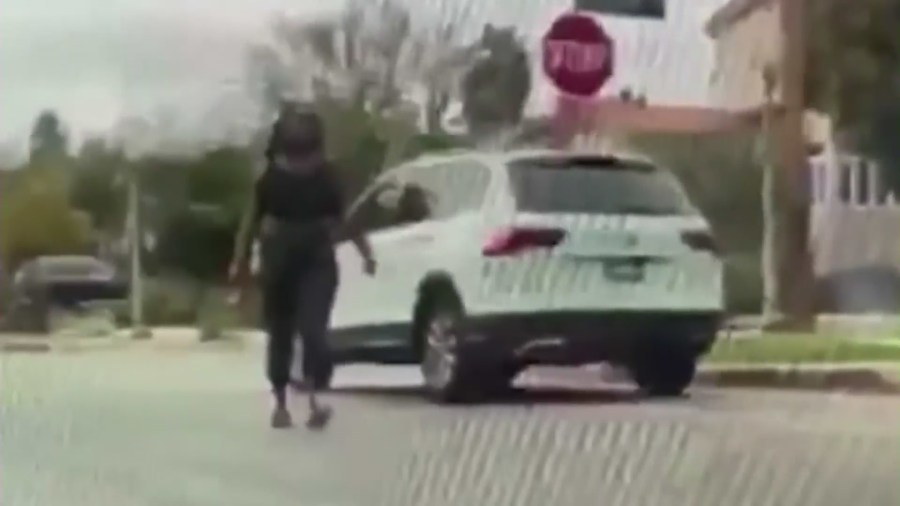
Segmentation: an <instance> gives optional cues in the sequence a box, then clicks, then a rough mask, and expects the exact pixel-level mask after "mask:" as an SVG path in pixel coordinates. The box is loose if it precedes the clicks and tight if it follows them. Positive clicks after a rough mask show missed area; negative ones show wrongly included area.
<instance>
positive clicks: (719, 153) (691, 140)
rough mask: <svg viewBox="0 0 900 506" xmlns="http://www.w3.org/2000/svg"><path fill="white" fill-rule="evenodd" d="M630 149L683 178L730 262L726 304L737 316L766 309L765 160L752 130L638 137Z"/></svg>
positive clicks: (631, 140)
mask: <svg viewBox="0 0 900 506" xmlns="http://www.w3.org/2000/svg"><path fill="white" fill-rule="evenodd" d="M628 143H629V144H630V145H631V147H633V148H635V149H636V150H637V151H639V152H641V153H645V154H646V155H647V156H649V157H651V158H652V159H654V160H655V161H656V162H657V163H659V164H660V165H662V166H663V167H666V168H668V169H669V170H671V171H672V172H674V173H675V175H676V176H678V179H679V180H680V181H681V183H682V184H683V185H684V187H685V189H686V191H687V193H688V195H689V196H690V197H691V200H692V201H693V202H694V203H695V204H696V205H697V207H698V208H699V209H700V211H701V212H702V213H703V215H704V216H705V217H706V218H707V220H709V222H710V225H711V226H712V228H713V231H714V233H715V236H716V240H717V242H718V243H719V247H720V248H721V251H722V255H723V259H724V262H725V291H726V306H727V308H728V310H729V311H731V312H736V313H756V312H758V311H759V310H760V308H761V300H762V273H761V265H760V253H761V248H760V238H761V236H762V229H763V219H762V218H763V217H762V211H761V208H762V199H761V195H760V191H759V188H760V187H761V186H762V175H763V170H762V169H763V164H764V163H765V160H764V158H763V156H762V153H761V152H760V151H759V149H758V148H759V143H758V140H757V138H756V135H755V134H753V133H752V132H742V131H737V132H728V133H724V132H723V133H715V134H703V135H685V134H639V135H633V136H631V138H629V139H628Z"/></svg>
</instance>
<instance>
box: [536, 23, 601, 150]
mask: <svg viewBox="0 0 900 506" xmlns="http://www.w3.org/2000/svg"><path fill="white" fill-rule="evenodd" d="M542 42H543V44H542V46H543V47H542V48H543V55H542V60H543V70H544V74H545V75H546V76H547V78H548V79H550V81H551V82H552V83H553V85H554V86H555V87H556V90H557V94H558V95H557V104H556V110H555V111H554V118H553V119H554V130H555V137H556V139H555V141H556V143H557V144H558V145H559V144H563V145H564V144H565V143H567V142H568V140H569V139H570V138H571V136H572V134H574V133H575V132H577V129H578V127H579V124H580V123H581V120H582V116H583V115H582V114H581V112H582V111H581V110H582V107H583V106H584V105H585V103H586V102H588V101H589V100H591V99H592V98H593V97H594V96H596V94H597V93H598V92H599V91H600V90H601V89H602V88H603V86H604V85H605V84H606V83H607V82H608V81H609V79H610V78H611V77H612V75H613V71H614V69H615V64H614V43H613V40H612V38H611V37H610V36H609V35H608V34H607V33H606V31H605V30H604V29H603V27H602V26H601V25H600V24H599V23H598V22H597V21H596V20H595V19H594V17H593V16H591V15H588V14H583V13H579V12H568V13H565V14H563V15H561V16H559V17H558V18H556V20H554V21H553V24H552V25H550V29H549V30H547V33H546V34H545V35H544V38H543V41H542Z"/></svg>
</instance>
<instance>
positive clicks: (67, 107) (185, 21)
mask: <svg viewBox="0 0 900 506" xmlns="http://www.w3.org/2000/svg"><path fill="white" fill-rule="evenodd" d="M408 1H409V2H411V5H423V6H424V5H427V4H428V3H429V2H423V0H408ZM458 1H472V2H474V1H476V0H458ZM419 2H421V4H419ZM434 2H435V0H430V3H432V4H433V3H434ZM567 3H568V2H567V0H496V1H494V2H479V3H478V5H485V4H489V5H485V7H480V11H481V12H480V14H479V18H480V20H479V21H478V22H479V23H480V22H484V21H488V20H491V21H494V22H497V23H501V24H502V23H504V22H505V23H516V24H518V25H520V26H521V27H522V29H523V30H524V31H525V32H526V33H528V34H529V35H530V38H531V40H532V47H533V48H534V49H536V48H537V45H536V44H537V41H538V39H539V37H540V35H541V33H542V31H543V30H544V29H545V28H546V27H547V25H549V23H550V20H551V19H552V16H553V15H554V14H557V13H559V12H560V11H561V10H563V9H564V8H565V7H566V4H567ZM720 3H722V0H671V3H670V5H669V19H668V20H667V21H666V22H643V21H635V20H631V19H615V18H603V19H602V21H603V23H604V25H605V26H606V27H607V28H608V30H609V31H610V32H611V33H612V34H613V36H614V38H615V39H616V41H617V54H616V60H617V63H618V64H619V65H618V67H617V74H616V77H615V79H614V80H613V82H611V83H610V86H609V87H610V89H615V88H616V87H620V86H621V85H624V84H631V85H636V86H638V87H639V88H644V89H646V91H647V94H648V97H649V98H650V100H651V101H657V102H670V103H672V102H676V103H678V102H680V103H696V102H703V101H704V100H705V97H706V83H707V79H706V77H707V75H708V73H709V71H710V70H711V69H710V65H711V61H712V60H711V57H712V54H711V50H710V47H709V43H708V41H706V40H705V38H704V36H703V34H702V32H701V28H702V24H703V22H704V20H705V19H706V17H707V16H708V15H709V14H710V12H711V11H712V9H713V8H714V7H715V6H716V5H718V4H720ZM325 4H335V5H336V4H339V2H335V1H334V0H330V1H329V2H322V1H320V0H3V6H2V9H0V89H2V92H0V150H5V151H9V150H10V149H12V146H19V147H23V146H24V144H23V142H24V140H25V139H26V138H27V134H28V130H29V128H30V124H31V122H32V120H33V118H34V116H35V115H36V114H37V113H38V112H39V111H40V110H41V109H44V108H53V109H56V110H57V111H58V112H59V113H60V115H61V116H62V117H63V119H64V120H65V121H66V122H67V123H68V124H69V125H70V127H71V129H72V130H73V133H74V134H75V136H76V138H81V137H83V136H84V135H85V134H86V133H92V132H105V131H106V130H108V129H109V127H110V126H111V125H113V124H114V123H115V122H116V121H117V120H118V119H119V118H121V117H122V116H124V115H127V114H133V113H138V114H150V111H153V113H158V111H159V110H160V108H167V109H168V110H169V114H170V115H171V116H173V117H175V118H176V119H177V117H179V116H185V115H191V114H197V110H198V109H203V108H209V107H216V106H215V105H214V104H221V103H222V102H223V96H232V97H237V96H238V95H240V94H241V93H242V92H243V88H242V86H241V80H242V79H243V65H244V57H245V49H246V47H247V45H248V44H249V43H251V42H253V41H258V40H261V39H263V38H264V37H266V35H267V31H268V26H269V23H270V22H271V20H272V18H273V16H275V15H276V14H279V13H289V14H292V15H301V16H302V15H310V13H315V12H318V9H320V6H322V5H325ZM520 4H521V5H522V6H525V5H527V6H528V8H510V5H516V6H518V5H520ZM548 96H549V88H548V87H547V85H546V84H545V83H539V85H538V87H537V90H536V93H535V99H534V101H535V103H536V104H538V106H540V104H542V103H543V102H546V99H547V97H548ZM228 100H230V99H225V101H226V102H227V101H228ZM235 100H237V98H236V99H235ZM191 109H194V110H191ZM2 155H5V153H2V154H0V156H2Z"/></svg>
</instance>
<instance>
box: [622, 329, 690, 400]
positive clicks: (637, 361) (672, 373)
mask: <svg viewBox="0 0 900 506" xmlns="http://www.w3.org/2000/svg"><path fill="white" fill-rule="evenodd" d="M628 369H629V371H630V372H631V376H632V377H633V378H634V381H635V382H636V383H637V385H638V387H640V389H641V390H643V391H644V392H645V393H646V394H648V395H650V396H653V397H678V396H680V395H682V394H683V393H684V391H685V389H687V387H688V386H689V385H690V384H691V382H692V381H693V380H694V374H695V373H696V371H697V357H696V356H694V355H693V354H691V353H689V352H687V351H686V350H681V349H678V348H677V347H676V346H666V345H660V344H659V343H658V342H651V343H650V345H649V346H647V347H646V348H645V349H644V350H642V351H641V352H640V353H638V354H637V356H635V358H634V359H633V360H632V361H631V364H629V367H628Z"/></svg>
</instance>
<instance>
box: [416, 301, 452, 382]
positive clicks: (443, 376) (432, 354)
mask: <svg viewBox="0 0 900 506" xmlns="http://www.w3.org/2000/svg"><path fill="white" fill-rule="evenodd" d="M454 328H455V325H454V318H453V317H452V316H449V315H442V316H438V317H436V318H434V319H433V320H432V321H431V323H430V324H429V326H428V331H427V333H426V336H425V337H426V349H425V360H424V364H423V365H424V367H423V372H424V376H425V381H426V382H427V383H428V385H429V386H431V387H432V388H435V389H442V388H445V387H446V386H447V385H449V384H450V383H451V382H452V381H453V378H454V375H455V373H456V347H457V336H456V332H455V330H454Z"/></svg>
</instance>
